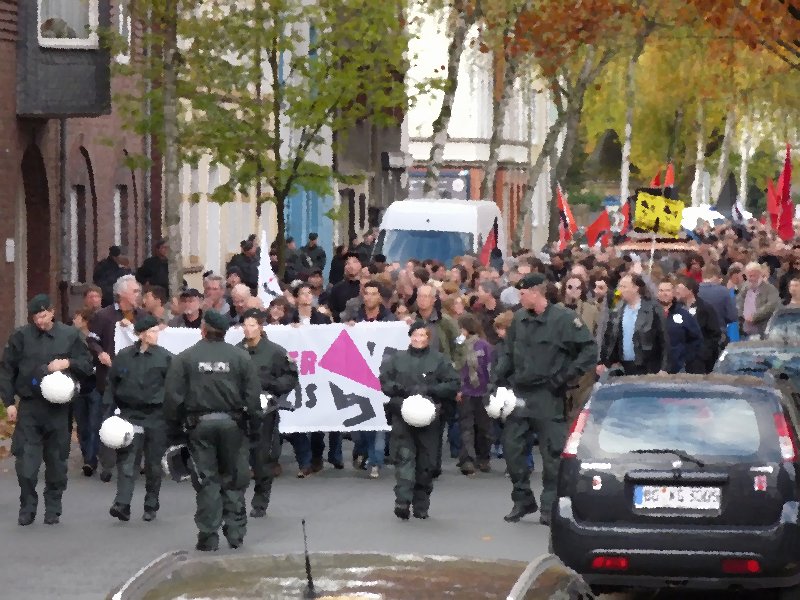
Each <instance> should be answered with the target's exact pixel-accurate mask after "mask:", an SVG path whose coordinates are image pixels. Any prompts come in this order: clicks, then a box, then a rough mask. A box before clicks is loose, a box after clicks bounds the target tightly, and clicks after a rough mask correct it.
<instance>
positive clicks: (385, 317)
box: [354, 304, 397, 323]
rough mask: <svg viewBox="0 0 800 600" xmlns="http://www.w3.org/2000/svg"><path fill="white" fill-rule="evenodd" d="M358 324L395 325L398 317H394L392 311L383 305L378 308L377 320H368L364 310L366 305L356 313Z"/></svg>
mask: <svg viewBox="0 0 800 600" xmlns="http://www.w3.org/2000/svg"><path fill="white" fill-rule="evenodd" d="M354 320H355V321H356V322H357V323H363V322H378V323H393V322H395V321H397V317H395V316H394V314H393V313H392V311H390V310H389V309H388V308H386V307H385V306H384V305H383V304H381V305H380V306H379V307H378V316H377V318H375V319H371V320H370V319H367V313H366V311H365V309H364V305H363V304H362V305H361V308H359V309H358V312H357V313H356V318H355V319H354Z"/></svg>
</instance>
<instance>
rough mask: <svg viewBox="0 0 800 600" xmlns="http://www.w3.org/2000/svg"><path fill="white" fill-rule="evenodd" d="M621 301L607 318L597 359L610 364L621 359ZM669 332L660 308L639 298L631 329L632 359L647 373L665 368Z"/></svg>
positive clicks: (667, 362)
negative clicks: (637, 309) (633, 357)
mask: <svg viewBox="0 0 800 600" xmlns="http://www.w3.org/2000/svg"><path fill="white" fill-rule="evenodd" d="M624 309H625V303H624V302H620V303H619V305H618V306H617V307H616V309H615V310H614V312H613V313H611V316H610V318H609V323H608V327H607V328H606V337H605V341H604V343H603V351H602V352H601V354H600V362H601V363H603V364H604V365H606V366H607V367H610V366H611V365H613V364H615V363H620V362H622V314H623V311H624ZM669 347H670V344H669V334H668V333H667V323H666V320H665V319H664V311H663V310H662V309H661V307H660V306H659V305H658V304H657V303H655V302H653V301H652V300H647V299H645V298H642V300H641V306H640V307H639V314H638V315H637V317H636V324H635V326H634V331H633V349H634V353H635V356H636V358H635V360H634V362H635V363H636V365H637V366H638V367H640V368H644V369H645V370H646V371H647V372H648V373H658V372H659V371H669V369H670V359H669Z"/></svg>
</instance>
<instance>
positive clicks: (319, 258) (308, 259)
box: [300, 246, 328, 270]
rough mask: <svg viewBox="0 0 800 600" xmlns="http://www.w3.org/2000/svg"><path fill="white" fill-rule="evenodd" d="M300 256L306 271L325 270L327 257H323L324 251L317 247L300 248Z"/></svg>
mask: <svg viewBox="0 0 800 600" xmlns="http://www.w3.org/2000/svg"><path fill="white" fill-rule="evenodd" d="M300 256H301V257H302V259H303V267H304V268H305V269H306V270H311V269H320V270H323V269H325V263H326V262H327V258H328V257H327V256H326V255H325V250H323V249H322V248H320V247H319V246H314V247H313V248H312V247H311V246H303V247H302V248H300Z"/></svg>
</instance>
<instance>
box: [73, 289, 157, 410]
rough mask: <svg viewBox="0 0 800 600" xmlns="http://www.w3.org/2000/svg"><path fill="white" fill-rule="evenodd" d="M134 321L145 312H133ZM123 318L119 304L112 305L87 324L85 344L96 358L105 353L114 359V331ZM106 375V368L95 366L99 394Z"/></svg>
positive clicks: (102, 389)
mask: <svg viewBox="0 0 800 600" xmlns="http://www.w3.org/2000/svg"><path fill="white" fill-rule="evenodd" d="M133 314H134V317H133V318H134V321H135V320H137V319H139V318H140V317H143V316H145V314H146V313H145V312H144V311H143V310H141V309H139V308H137V309H136V310H134V311H133ZM124 318H125V315H123V314H122V311H121V310H120V309H119V304H116V303H115V304H112V305H111V306H106V307H105V308H101V309H100V310H98V311H97V312H96V313H94V316H93V317H92V320H91V321H90V322H89V335H88V337H87V338H86V343H87V345H88V346H89V350H91V351H92V354H93V355H94V356H95V357H96V356H99V355H100V354H102V353H103V352H107V353H108V355H109V356H111V357H112V360H113V357H114V330H115V328H116V325H117V323H118V322H119V321H122V319H124ZM107 375H108V367H106V366H105V365H102V364H100V363H98V364H97V391H98V392H100V393H101V394H102V393H103V392H105V391H106V376H107Z"/></svg>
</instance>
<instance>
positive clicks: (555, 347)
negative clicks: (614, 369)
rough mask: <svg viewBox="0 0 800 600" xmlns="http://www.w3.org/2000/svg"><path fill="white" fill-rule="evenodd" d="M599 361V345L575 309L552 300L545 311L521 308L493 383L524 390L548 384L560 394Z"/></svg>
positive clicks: (508, 337) (495, 372) (510, 328)
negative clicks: (536, 311) (556, 303)
mask: <svg viewBox="0 0 800 600" xmlns="http://www.w3.org/2000/svg"><path fill="white" fill-rule="evenodd" d="M596 364H597V345H596V344H595V341H594V339H593V338H592V334H591V333H590V332H589V330H588V329H587V327H586V325H585V324H584V323H583V321H581V319H580V317H578V315H577V314H576V313H575V311H573V310H570V309H568V308H565V307H563V306H558V305H554V304H548V305H547V308H546V309H545V311H544V312H543V313H542V314H541V315H537V314H536V313H534V312H532V311H529V310H525V309H522V310H518V311H517V312H516V313H515V314H514V320H513V321H511V325H510V326H509V328H508V332H507V333H506V341H505V344H503V345H502V346H501V347H500V348H499V349H498V357H497V364H496V365H495V368H494V370H493V371H492V376H491V382H492V387H493V388H495V389H496V388H497V387H503V386H511V387H512V388H513V389H514V391H515V392H517V393H524V392H530V391H534V390H536V389H537V388H541V387H542V386H546V387H547V388H549V389H550V391H551V392H553V393H556V394H560V393H562V392H563V391H564V389H565V387H566V384H567V383H568V382H570V381H572V380H573V379H575V378H576V377H578V376H580V375H583V374H584V373H586V372H587V371H588V370H589V369H591V368H593V367H594V366H595V365H596Z"/></svg>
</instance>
